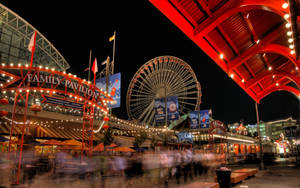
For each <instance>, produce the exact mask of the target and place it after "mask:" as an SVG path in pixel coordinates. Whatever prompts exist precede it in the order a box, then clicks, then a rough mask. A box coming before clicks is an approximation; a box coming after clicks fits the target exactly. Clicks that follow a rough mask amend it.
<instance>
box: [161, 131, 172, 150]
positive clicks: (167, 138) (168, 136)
mask: <svg viewBox="0 0 300 188" xmlns="http://www.w3.org/2000/svg"><path fill="white" fill-rule="evenodd" d="M171 137H172V133H169V132H166V133H164V134H163V138H162V139H163V143H162V145H163V146H166V147H167V146H168V144H169V142H170V141H171Z"/></svg>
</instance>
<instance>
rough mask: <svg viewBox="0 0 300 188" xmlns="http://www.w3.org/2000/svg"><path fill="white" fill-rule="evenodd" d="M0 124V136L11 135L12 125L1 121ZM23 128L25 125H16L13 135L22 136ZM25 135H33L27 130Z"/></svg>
mask: <svg viewBox="0 0 300 188" xmlns="http://www.w3.org/2000/svg"><path fill="white" fill-rule="evenodd" d="M1 121H2V122H0V134H10V129H11V124H10V122H8V121H5V120H3V119H1ZM22 126H23V124H15V125H14V129H13V135H21V134H22ZM24 134H25V135H31V134H30V132H29V130H28V129H25V132H24Z"/></svg>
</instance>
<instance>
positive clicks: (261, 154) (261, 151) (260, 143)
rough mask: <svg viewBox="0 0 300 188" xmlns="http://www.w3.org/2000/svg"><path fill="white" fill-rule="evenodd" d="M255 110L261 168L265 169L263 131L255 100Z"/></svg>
mask: <svg viewBox="0 0 300 188" xmlns="http://www.w3.org/2000/svg"><path fill="white" fill-rule="evenodd" d="M255 110H256V120H257V127H256V129H257V133H258V138H259V147H260V150H259V152H260V169H261V170H264V162H263V157H264V155H263V147H262V141H261V132H260V126H259V115H258V105H257V102H255Z"/></svg>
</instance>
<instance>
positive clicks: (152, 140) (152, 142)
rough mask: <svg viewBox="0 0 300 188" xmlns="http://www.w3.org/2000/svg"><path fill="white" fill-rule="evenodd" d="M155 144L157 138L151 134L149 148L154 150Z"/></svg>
mask: <svg viewBox="0 0 300 188" xmlns="http://www.w3.org/2000/svg"><path fill="white" fill-rule="evenodd" d="M156 144H157V139H156V137H155V135H153V136H152V139H151V145H150V147H151V149H153V150H155V146H156Z"/></svg>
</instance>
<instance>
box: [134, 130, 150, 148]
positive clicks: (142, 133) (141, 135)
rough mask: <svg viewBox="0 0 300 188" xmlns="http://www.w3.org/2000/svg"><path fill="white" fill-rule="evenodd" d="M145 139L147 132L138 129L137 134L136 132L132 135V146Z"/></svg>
mask: <svg viewBox="0 0 300 188" xmlns="http://www.w3.org/2000/svg"><path fill="white" fill-rule="evenodd" d="M146 139H147V133H146V132H145V131H140V133H139V134H137V135H136V136H135V137H134V141H133V143H132V144H133V146H134V147H138V148H139V147H140V146H141V145H142V144H143V143H144V142H145V141H146Z"/></svg>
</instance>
